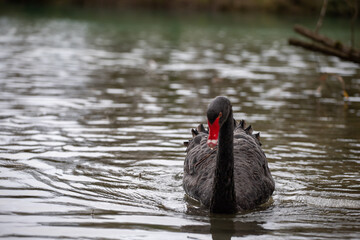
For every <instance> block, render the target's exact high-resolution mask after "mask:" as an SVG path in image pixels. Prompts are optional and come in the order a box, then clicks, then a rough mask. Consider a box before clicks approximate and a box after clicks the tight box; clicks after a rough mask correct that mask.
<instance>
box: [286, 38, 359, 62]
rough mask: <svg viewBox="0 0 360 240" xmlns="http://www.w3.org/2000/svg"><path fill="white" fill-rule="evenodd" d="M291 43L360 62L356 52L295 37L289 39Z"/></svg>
mask: <svg viewBox="0 0 360 240" xmlns="http://www.w3.org/2000/svg"><path fill="white" fill-rule="evenodd" d="M289 44H290V45H293V46H298V47H302V48H305V49H307V50H311V51H315V52H321V53H324V54H326V55H331V56H336V57H339V58H341V59H343V60H347V61H352V62H356V63H360V57H359V56H356V55H354V54H348V53H346V52H344V51H341V50H338V49H335V48H329V47H326V46H321V45H319V44H315V43H308V42H305V41H301V40H298V39H294V38H290V39H289Z"/></svg>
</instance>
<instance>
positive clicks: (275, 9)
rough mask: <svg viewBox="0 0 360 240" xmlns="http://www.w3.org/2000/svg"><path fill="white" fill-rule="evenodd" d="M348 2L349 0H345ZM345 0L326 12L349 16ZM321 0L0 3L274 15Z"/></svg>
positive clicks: (2, 0) (306, 10)
mask: <svg viewBox="0 0 360 240" xmlns="http://www.w3.org/2000/svg"><path fill="white" fill-rule="evenodd" d="M349 1H351V0H349ZM349 1H346V0H330V1H329V4H328V9H327V14H329V15H341V16H344V17H349V16H351V12H352V10H351V8H350V7H349ZM321 4H322V1H320V0H318V1H314V0H171V1H169V0H0V6H4V5H18V6H24V7H29V6H31V7H33V6H39V5H42V6H44V5H47V6H54V7H69V6H70V7H72V6H74V7H81V8H111V9H154V10H171V11H207V12H258V13H276V14H302V15H304V14H305V15H309V14H319V10H320V8H321Z"/></svg>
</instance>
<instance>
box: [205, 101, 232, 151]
mask: <svg viewBox="0 0 360 240" xmlns="http://www.w3.org/2000/svg"><path fill="white" fill-rule="evenodd" d="M230 111H231V103H230V100H229V99H227V98H226V97H216V98H215V99H214V100H213V101H212V102H211V103H210V104H209V107H208V110H207V119H208V126H209V137H208V140H207V144H208V146H209V147H210V148H214V147H216V145H217V143H218V138H219V131H220V128H221V126H222V125H223V123H224V122H225V121H226V119H227V118H228V116H229V113H230Z"/></svg>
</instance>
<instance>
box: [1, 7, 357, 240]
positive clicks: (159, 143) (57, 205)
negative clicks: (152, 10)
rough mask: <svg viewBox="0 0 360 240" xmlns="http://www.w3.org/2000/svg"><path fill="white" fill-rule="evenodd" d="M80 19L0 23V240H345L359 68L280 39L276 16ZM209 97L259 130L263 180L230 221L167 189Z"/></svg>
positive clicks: (350, 227) (351, 201) (284, 30)
mask: <svg viewBox="0 0 360 240" xmlns="http://www.w3.org/2000/svg"><path fill="white" fill-rule="evenodd" d="M83 15H84V14H83ZM83 15H81V16H78V15H76V14H74V16H73V17H71V18H70V17H65V16H59V15H56V16H54V15H52V16H47V15H30V16H29V15H16V14H14V13H12V14H7V13H2V15H1V17H0V49H1V50H0V87H1V95H0V106H1V111H0V129H1V131H0V237H2V238H7V239H19V238H20V239H21V238H29V239H56V238H59V239H211V238H213V239H230V238H232V239H238V238H246V239H326V238H335V239H357V238H360V174H359V172H360V121H359V119H360V69H359V65H356V64H353V63H349V62H342V61H340V60H339V59H337V58H334V57H324V56H321V55H316V54H312V53H309V52H306V51H303V50H301V49H297V48H294V47H291V46H288V45H287V42H286V38H287V37H288V36H290V35H292V32H291V26H292V23H293V22H291V21H289V20H288V19H278V18H274V17H262V16H258V17H221V16H218V17H207V16H192V15H191V16H165V15H156V14H154V15H144V14H137V15H136V14H134V13H133V14H125V15H124V14H118V13H111V12H110V13H98V14H96V13H94V14H91V15H90V16H83ZM328 21H331V20H328ZM332 21H333V22H331V28H327V29H326V26H325V29H324V31H327V32H328V33H329V34H330V35H331V36H333V37H340V38H343V39H347V36H348V30H347V28H345V27H344V26H347V25H346V24H347V22H346V21H340V20H332ZM320 71H325V72H331V73H336V74H339V75H341V76H342V77H343V78H344V80H345V82H346V89H347V91H348V93H349V95H350V98H349V99H348V101H344V99H343V98H342V97H341V86H340V84H339V82H338V81H337V80H336V79H335V78H329V79H328V80H327V81H326V84H325V85H326V86H325V87H324V88H323V91H322V93H321V94H319V93H317V92H316V89H317V87H318V86H319V84H320V82H319V80H318V78H319V76H320V74H319V72H320ZM217 95H226V96H228V97H229V98H230V99H231V100H232V103H233V106H234V112H235V117H236V118H237V119H242V118H243V119H246V120H247V122H249V123H251V124H252V125H253V127H254V128H255V130H258V131H260V132H261V136H262V143H263V149H264V151H265V153H266V155H267V157H268V161H269V167H270V169H271V171H272V174H273V177H274V179H275V181H276V191H275V192H274V195H273V198H272V200H271V201H270V202H269V203H268V204H267V205H266V206H264V207H261V208H259V209H257V210H254V211H251V212H245V213H239V214H237V215H236V216H210V215H209V214H208V212H207V211H206V210H204V209H202V208H201V206H199V205H198V204H197V203H195V202H192V201H191V200H189V199H187V198H186V196H185V195H184V191H183V189H182V186H181V185H182V171H183V170H182V168H183V160H184V157H185V152H184V150H185V148H184V147H183V145H182V143H183V141H185V140H187V139H189V138H190V136H191V134H190V128H192V127H196V126H197V124H199V123H205V122H206V119H205V110H206V106H207V104H208V103H209V101H210V100H211V99H212V98H213V97H215V96H217Z"/></svg>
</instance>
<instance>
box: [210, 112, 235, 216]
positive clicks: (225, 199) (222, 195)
mask: <svg viewBox="0 0 360 240" xmlns="http://www.w3.org/2000/svg"><path fill="white" fill-rule="evenodd" d="M233 121H234V120H233V114H232V111H231V110H230V113H229V116H228V118H227V120H226V121H225V122H224V123H223V125H222V126H221V128H220V132H219V140H218V152H217V156H216V168H215V178H214V185H213V195H212V198H211V203H210V211H211V212H213V213H235V212H236V197H235V189H234V153H233V148H234V145H233V140H234V122H233Z"/></svg>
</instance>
